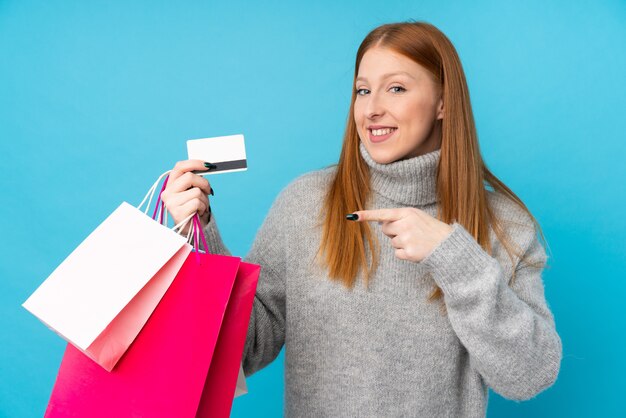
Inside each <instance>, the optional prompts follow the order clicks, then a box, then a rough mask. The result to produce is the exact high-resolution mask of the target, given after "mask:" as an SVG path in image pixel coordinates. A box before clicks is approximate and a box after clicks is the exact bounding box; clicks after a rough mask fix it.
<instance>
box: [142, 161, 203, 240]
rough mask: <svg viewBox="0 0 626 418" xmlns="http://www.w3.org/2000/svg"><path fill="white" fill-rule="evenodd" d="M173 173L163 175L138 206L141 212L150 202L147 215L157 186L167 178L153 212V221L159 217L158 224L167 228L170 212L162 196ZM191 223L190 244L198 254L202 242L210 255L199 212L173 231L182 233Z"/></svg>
mask: <svg viewBox="0 0 626 418" xmlns="http://www.w3.org/2000/svg"><path fill="white" fill-rule="evenodd" d="M171 172H172V170H168V171H166V172H165V173H163V174H161V175H160V176H159V178H158V179H157V180H156V181H155V182H154V184H153V185H152V187H150V189H149V190H148V193H146V196H145V197H144V198H143V200H142V201H141V203H140V204H139V206H137V209H139V210H141V208H142V206H143V205H144V204H145V203H146V201H148V205H147V206H146V208H145V210H144V213H145V214H146V215H147V214H148V210H149V209H150V205H151V204H152V199H153V198H154V193H155V192H156V189H157V186H158V185H159V183H160V182H161V180H162V179H163V178H164V177H165V180H163V185H162V186H161V190H160V191H159V194H158V195H157V201H156V205H155V206H154V211H153V212H152V219H153V220H155V221H156V218H157V217H158V218H159V220H158V222H159V223H160V224H161V225H165V226H167V222H168V219H167V213H168V212H167V208H166V207H165V205H164V204H163V201H162V200H161V194H162V193H163V191H164V190H165V187H167V181H168V180H169V175H170V173H171ZM164 221H165V223H164ZM189 222H191V227H190V228H189V231H188V232H187V242H188V243H190V244H193V246H194V249H195V250H196V252H199V248H198V246H199V244H200V242H202V244H203V245H204V249H205V251H206V252H207V253H208V252H209V246H208V245H207V241H206V237H205V236H204V231H203V230H202V224H201V223H200V217H199V216H198V212H195V213H193V214H191V215H189V216H188V217H187V218H185V219H183V220H182V221H181V222H180V223H179V224H177V225H175V226H174V227H172V230H173V231H174V232H180V231H182V230H183V229H184V227H185V225H187V223H189Z"/></svg>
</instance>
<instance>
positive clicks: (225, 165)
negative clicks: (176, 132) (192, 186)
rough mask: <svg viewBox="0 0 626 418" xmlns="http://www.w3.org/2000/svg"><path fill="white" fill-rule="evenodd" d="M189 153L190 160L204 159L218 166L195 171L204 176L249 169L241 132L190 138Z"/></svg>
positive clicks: (188, 142) (188, 143)
mask: <svg viewBox="0 0 626 418" xmlns="http://www.w3.org/2000/svg"><path fill="white" fill-rule="evenodd" d="M187 155H188V156H189V159H190V160H202V161H205V162H208V163H212V164H215V165H216V166H217V168H212V169H211V170H207V171H194V173H196V174H200V175H202V176H206V175H209V174H223V173H232V172H235V171H245V170H247V169H248V160H247V159H246V146H245V143H244V139H243V135H241V134H239V135H228V136H217V137H214V138H201V139H190V140H188V141H187Z"/></svg>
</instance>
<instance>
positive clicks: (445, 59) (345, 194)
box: [318, 22, 543, 299]
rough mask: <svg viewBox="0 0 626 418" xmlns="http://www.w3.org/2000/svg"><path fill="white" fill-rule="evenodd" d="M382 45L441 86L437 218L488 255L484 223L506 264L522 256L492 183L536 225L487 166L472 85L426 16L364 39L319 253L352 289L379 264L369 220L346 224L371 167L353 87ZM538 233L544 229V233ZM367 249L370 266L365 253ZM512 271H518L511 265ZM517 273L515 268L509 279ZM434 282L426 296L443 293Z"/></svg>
mask: <svg viewBox="0 0 626 418" xmlns="http://www.w3.org/2000/svg"><path fill="white" fill-rule="evenodd" d="M374 46H377V47H384V48H388V49H391V50H393V51H394V52H396V53H400V54H402V55H404V56H406V57H408V58H410V59H412V60H413V61H415V62H416V63H418V64H419V65H421V66H422V67H424V68H425V69H427V70H428V71H429V72H430V73H431V74H432V76H433V78H434V80H435V81H436V82H437V83H438V84H439V86H440V88H441V91H442V95H443V103H444V112H445V114H444V118H443V120H439V121H438V122H437V123H441V124H442V126H441V128H442V129H441V132H442V141H441V154H440V160H439V165H438V168H437V200H438V203H439V204H438V207H437V218H438V219H439V220H441V221H442V222H446V223H448V224H451V223H452V222H454V221H456V222H458V223H460V224H461V225H463V226H464V227H465V229H466V230H467V231H468V232H469V233H471V234H472V235H473V236H474V238H475V239H476V241H477V242H478V243H479V244H480V245H481V247H483V249H484V250H485V251H487V252H488V253H489V254H491V253H492V248H491V242H490V240H489V228H490V227H491V228H493V230H494V233H495V234H496V236H497V238H498V240H499V241H500V242H501V243H502V244H503V245H504V247H505V249H506V251H507V253H508V255H509V257H510V259H511V262H514V257H517V258H521V256H522V254H521V253H520V252H521V250H520V249H519V248H518V247H517V246H516V245H515V244H514V242H513V241H512V239H511V238H510V237H508V236H507V235H506V233H505V231H504V228H503V227H502V225H501V222H500V221H499V220H498V219H497V218H496V216H495V215H494V212H493V210H492V209H491V208H490V207H489V204H488V201H487V199H488V195H487V194H488V190H487V189H486V186H487V185H489V186H491V188H492V189H493V190H494V191H495V192H499V193H501V194H502V195H504V196H505V197H507V198H509V199H510V200H512V201H513V202H515V203H516V204H517V205H519V206H520V207H521V208H523V210H524V211H526V212H527V213H528V215H529V216H530V218H531V219H532V221H533V223H534V224H535V227H536V229H537V230H538V231H539V232H541V228H540V226H539V224H538V222H537V221H536V219H535V218H534V217H533V216H532V214H531V213H530V211H529V210H528V208H527V207H526V206H525V205H524V203H523V202H522V201H521V200H520V198H519V197H517V196H516V195H515V193H513V192H512V191H511V190H510V189H509V188H508V187H507V186H506V185H505V184H504V183H502V182H501V181H500V180H499V179H498V178H497V177H496V176H495V175H493V173H491V172H490V171H489V170H488V169H487V166H486V165H485V163H484V161H483V159H482V156H481V154H480V150H479V147H478V136H477V133H476V126H475V124H474V116H473V114H472V108H471V104H470V97H469V91H468V88H467V83H466V81H465V74H464V73H463V68H462V66H461V61H460V59H459V56H458V54H457V52H456V50H455V48H454V46H453V45H452V43H451V42H450V40H449V39H448V38H447V37H446V36H445V35H444V34H443V33H442V32H441V31H440V30H438V29H437V28H436V27H435V26H433V25H431V24H428V23H424V22H403V23H392V24H386V25H382V26H379V27H377V28H376V29H374V30H373V31H371V32H370V33H369V34H368V35H367V36H366V37H365V39H364V40H363V42H362V43H361V45H360V47H359V49H358V51H357V55H356V63H355V68H354V80H353V85H352V87H353V88H352V99H351V103H350V110H349V114H348V120H347V126H346V130H345V134H344V138H343V146H342V149H341V155H340V157H339V162H338V164H337V170H336V174H335V176H334V178H333V179H332V182H331V184H330V187H329V190H328V192H327V194H326V197H325V200H324V204H323V207H322V208H321V209H322V212H321V213H322V230H323V232H322V241H321V244H320V248H319V251H318V256H319V255H322V256H323V260H322V264H323V265H325V266H326V267H327V268H328V275H329V277H330V278H331V279H333V280H339V281H341V282H343V283H344V284H345V285H346V286H347V287H349V288H352V287H353V286H354V284H355V283H356V280H357V277H358V275H359V272H361V273H363V277H364V280H365V283H366V285H367V283H368V282H369V280H370V279H371V277H372V275H373V274H374V272H375V271H376V268H377V265H378V256H377V254H378V249H379V243H378V242H377V240H376V238H375V236H374V235H373V232H372V230H371V228H370V226H369V224H368V223H367V222H346V221H345V215H346V214H348V213H352V212H354V211H357V210H365V209H367V204H368V200H369V198H370V195H371V188H370V176H369V167H368V166H367V164H366V163H365V161H364V160H363V158H362V157H361V154H360V152H359V141H360V140H359V136H358V133H357V128H356V124H355V121H354V117H353V112H354V101H355V98H356V90H355V88H354V81H355V79H356V77H357V74H358V69H359V64H360V62H361V59H362V58H363V55H364V54H365V52H366V51H367V50H368V49H370V48H372V47H374ZM541 237H542V238H543V232H541ZM368 248H369V249H370V251H371V256H372V257H371V264H369V265H368V261H367V251H368ZM513 271H515V269H514V270H513ZM514 277H515V274H513V279H514ZM441 295H442V293H441V290H440V289H439V288H435V289H434V291H433V293H432V294H431V296H430V298H431V299H437V298H439V297H441Z"/></svg>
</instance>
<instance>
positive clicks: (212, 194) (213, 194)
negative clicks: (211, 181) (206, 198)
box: [209, 187, 215, 196]
mask: <svg viewBox="0 0 626 418" xmlns="http://www.w3.org/2000/svg"><path fill="white" fill-rule="evenodd" d="M209 194H210V195H211V196H215V193H213V187H211V193H209Z"/></svg>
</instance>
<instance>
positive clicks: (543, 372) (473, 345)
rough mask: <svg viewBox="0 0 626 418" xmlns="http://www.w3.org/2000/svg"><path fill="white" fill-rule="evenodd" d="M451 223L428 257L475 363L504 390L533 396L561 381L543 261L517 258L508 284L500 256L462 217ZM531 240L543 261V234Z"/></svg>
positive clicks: (531, 250) (529, 252)
mask: <svg viewBox="0 0 626 418" xmlns="http://www.w3.org/2000/svg"><path fill="white" fill-rule="evenodd" d="M452 226H453V230H452V232H451V233H450V234H449V235H448V236H447V237H446V238H445V239H444V240H443V242H441V243H440V244H439V245H438V246H437V247H436V248H435V249H434V250H433V251H432V252H431V253H430V254H429V255H428V256H427V257H426V259H424V260H423V261H422V263H424V264H425V265H426V266H428V267H429V268H430V269H431V271H432V272H433V278H434V280H435V282H436V283H437V284H438V285H439V287H440V288H441V289H442V291H443V293H444V300H445V304H446V309H447V312H448V316H449V320H450V323H451V325H452V328H453V329H454V331H455V332H456V334H457V336H458V338H459V339H460V341H461V343H462V344H463V345H464V347H465V348H466V349H467V351H468V353H469V358H470V364H471V365H472V367H474V368H475V369H476V370H477V371H478V372H479V373H480V374H481V376H482V377H483V379H484V380H485V382H486V384H487V385H488V386H489V387H491V388H492V389H493V390H494V391H496V392H497V393H499V394H500V395H502V396H504V397H506V398H509V399H515V400H524V399H530V398H532V397H533V396H535V395H537V394H538V393H539V392H541V391H542V390H544V389H546V388H547V387H549V386H551V385H552V384H553V383H554V381H555V380H556V377H557V375H558V373H559V368H560V363H561V355H562V347H561V340H560V338H559V335H558V334H557V332H556V329H555V324H554V318H553V316H552V313H551V312H550V309H549V308H548V306H547V303H546V300H545V295H544V288H543V280H542V277H541V274H542V270H543V267H533V266H530V265H528V264H523V265H519V264H518V266H517V268H516V276H515V280H514V281H513V283H512V284H511V285H509V284H508V277H505V276H506V274H505V273H504V269H503V267H502V265H501V264H500V262H499V261H498V260H497V259H495V258H492V257H491V256H489V255H488V254H487V253H486V252H485V251H484V250H483V249H482V247H481V246H480V245H479V244H478V242H476V240H475V239H474V237H473V236H472V235H471V234H470V233H469V232H467V230H465V228H464V227H463V226H462V225H460V224H458V223H454V224H453V225H452ZM533 229H534V228H533ZM529 241H530V242H529V243H528V244H527V245H526V246H525V257H526V259H527V260H528V261H529V262H530V263H536V262H538V263H540V266H543V265H544V264H545V261H546V259H547V258H546V253H545V251H544V249H543V246H542V245H541V243H540V242H539V240H538V239H537V237H536V234H535V236H534V238H533V239H530V240H529Z"/></svg>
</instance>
